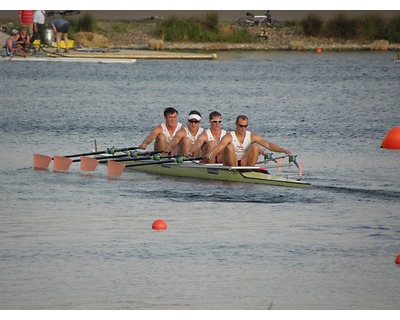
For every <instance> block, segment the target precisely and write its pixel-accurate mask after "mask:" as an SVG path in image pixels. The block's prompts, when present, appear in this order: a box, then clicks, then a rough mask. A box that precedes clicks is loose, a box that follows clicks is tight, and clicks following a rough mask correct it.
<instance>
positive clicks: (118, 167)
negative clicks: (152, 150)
mask: <svg viewBox="0 0 400 320" xmlns="http://www.w3.org/2000/svg"><path fill="white" fill-rule="evenodd" d="M204 158H205V157H192V158H185V157H183V156H179V157H175V158H174V159H170V160H164V161H149V162H145V163H133V164H124V163H120V162H117V161H112V160H110V161H108V175H109V176H113V177H115V176H120V175H121V174H122V172H123V171H124V169H125V168H129V167H138V166H148V165H153V164H163V163H172V162H176V163H183V162H185V161H195V160H201V159H204Z"/></svg>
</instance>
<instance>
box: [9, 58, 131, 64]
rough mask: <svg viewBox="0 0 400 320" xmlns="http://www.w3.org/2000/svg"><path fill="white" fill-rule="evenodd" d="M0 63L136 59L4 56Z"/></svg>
mask: <svg viewBox="0 0 400 320" xmlns="http://www.w3.org/2000/svg"><path fill="white" fill-rule="evenodd" d="M1 60H2V61H6V62H85V63H135V62H136V59H125V58H102V57H98V58H93V57H87V58H83V57H66V56H64V57H59V56H57V57H56V56H51V57H35V56H28V57H22V56H12V57H9V56H6V57H1Z"/></svg>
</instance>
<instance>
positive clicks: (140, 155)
mask: <svg viewBox="0 0 400 320" xmlns="http://www.w3.org/2000/svg"><path fill="white" fill-rule="evenodd" d="M163 152H164V151H145V152H141V153H138V152H137V150H135V151H133V152H127V153H124V154H115V155H111V156H104V157H94V158H91V159H96V160H99V161H100V163H102V162H104V161H101V160H105V159H116V158H124V159H120V160H116V161H126V160H132V158H134V159H135V160H142V159H143V160H144V159H150V158H151V157H156V156H157V155H160V156H161V153H163ZM143 156H145V157H143ZM82 157H85V158H89V157H86V156H81V157H80V158H79V159H74V160H72V162H80V161H81V159H82ZM125 158H126V159H125Z"/></svg>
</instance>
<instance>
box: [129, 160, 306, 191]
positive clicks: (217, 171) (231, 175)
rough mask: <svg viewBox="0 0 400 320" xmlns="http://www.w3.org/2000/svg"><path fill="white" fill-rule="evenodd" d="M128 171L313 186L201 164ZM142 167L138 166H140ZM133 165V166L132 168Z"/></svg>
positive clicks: (254, 169) (247, 170)
mask: <svg viewBox="0 0 400 320" xmlns="http://www.w3.org/2000/svg"><path fill="white" fill-rule="evenodd" d="M124 163H125V164H126V168H127V169H131V170H135V171H141V172H147V173H155V174H162V175H169V176H175V177H186V178H195V179H207V180H218V181H231V182H244V183H258V184H268V185H275V186H286V187H310V186H311V184H310V183H307V182H304V181H300V180H295V179H289V178H286V177H283V176H278V175H271V174H267V173H266V172H265V171H259V170H258V167H245V168H241V167H227V166H222V165H218V164H217V165H215V164H214V165H211V164H200V163H197V162H184V163H182V164H179V163H164V164H162V163H161V164H154V163H153V164H148V165H147V164H145V163H146V162H145V161H140V162H139V161H128V162H124ZM139 163H140V164H142V165H138V164H139ZM130 165H132V166H130Z"/></svg>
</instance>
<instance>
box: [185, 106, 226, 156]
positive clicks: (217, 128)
mask: <svg viewBox="0 0 400 320" xmlns="http://www.w3.org/2000/svg"><path fill="white" fill-rule="evenodd" d="M208 119H209V122H210V128H209V129H207V130H204V131H203V133H202V134H201V135H200V136H199V137H198V138H197V140H196V142H195V143H194V144H193V145H192V146H191V147H190V149H189V156H191V155H199V154H200V152H201V154H203V155H204V154H207V153H208V152H210V151H211V150H212V149H213V148H214V147H215V146H216V145H218V143H220V141H221V139H222V138H223V137H224V136H225V134H226V130H223V129H222V128H221V123H222V116H221V114H220V113H219V112H218V111H213V112H211V113H210V114H209V116H208ZM221 158H222V153H221V155H217V161H220V162H222V159H221Z"/></svg>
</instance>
